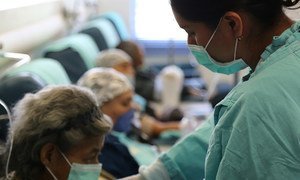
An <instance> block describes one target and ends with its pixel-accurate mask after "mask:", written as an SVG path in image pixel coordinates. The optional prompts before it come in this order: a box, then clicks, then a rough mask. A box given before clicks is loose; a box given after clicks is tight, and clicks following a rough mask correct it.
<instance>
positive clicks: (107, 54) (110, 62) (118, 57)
mask: <svg viewBox="0 0 300 180" xmlns="http://www.w3.org/2000/svg"><path fill="white" fill-rule="evenodd" d="M124 62H129V63H131V62H132V59H131V57H130V56H129V55H128V54H127V53H126V52H125V51H123V50H121V49H107V50H103V51H101V52H100V53H99V55H98V57H97V58H96V66H97V67H114V66H115V65H118V64H121V63H124Z"/></svg>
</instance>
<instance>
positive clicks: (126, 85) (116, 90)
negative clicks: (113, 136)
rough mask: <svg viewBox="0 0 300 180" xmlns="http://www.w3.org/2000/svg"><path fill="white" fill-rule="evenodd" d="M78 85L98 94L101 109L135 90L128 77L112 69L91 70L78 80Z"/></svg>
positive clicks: (98, 68)
mask: <svg viewBox="0 0 300 180" xmlns="http://www.w3.org/2000/svg"><path fill="white" fill-rule="evenodd" d="M77 84H78V85H79V86H83V87H87V88H89V89H91V90H92V91H93V92H94V93H95V94H96V98H97V101H98V104H99V106H100V107H101V106H102V105H103V104H104V103H105V102H108V101H110V100H112V99H114V98H115V97H117V96H119V95H121V94H122V93H124V92H126V91H129V90H133V86H132V85H131V83H130V81H129V80H128V79H127V78H126V76H124V75H123V74H122V73H120V72H118V71H116V70H114V69H112V68H100V67H97V68H93V69H90V70H89V71H87V72H86V73H85V74H84V75H83V76H82V77H81V78H80V79H79V80H78V83H77Z"/></svg>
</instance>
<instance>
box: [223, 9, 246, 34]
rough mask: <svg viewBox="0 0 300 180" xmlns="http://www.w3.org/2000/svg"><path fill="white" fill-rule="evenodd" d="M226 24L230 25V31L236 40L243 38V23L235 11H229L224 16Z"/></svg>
mask: <svg viewBox="0 0 300 180" xmlns="http://www.w3.org/2000/svg"><path fill="white" fill-rule="evenodd" d="M223 19H224V21H225V23H227V24H228V27H229V29H230V30H231V31H232V35H233V36H234V37H235V38H240V37H242V36H243V21H242V18H241V16H240V15H239V14H238V13H236V12H233V11H228V12H226V13H225V15H224V16H223Z"/></svg>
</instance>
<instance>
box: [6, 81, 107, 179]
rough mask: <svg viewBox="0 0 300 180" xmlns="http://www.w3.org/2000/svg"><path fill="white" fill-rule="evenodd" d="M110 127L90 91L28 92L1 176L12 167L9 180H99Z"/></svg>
mask: <svg viewBox="0 0 300 180" xmlns="http://www.w3.org/2000/svg"><path fill="white" fill-rule="evenodd" d="M110 129H111V122H110V121H109V119H108V118H105V117H104V116H103V114H102V113H101V111H100V110H99V106H98V104H97V101H96V98H95V95H94V94H93V93H92V92H91V91H90V90H89V89H86V88H82V87H77V86H74V85H69V86H48V87H45V88H44V89H42V90H40V91H38V92H37V93H35V94H31V93H29V94H26V95H25V96H24V98H23V99H21V100H20V101H19V102H18V103H17V104H16V106H15V107H14V109H13V118H12V124H11V127H10V129H9V139H8V141H7V144H6V147H5V148H6V149H5V153H4V154H3V155H2V156H1V159H2V161H3V164H2V165H1V173H3V174H4V171H5V170H4V167H6V166H8V171H5V172H6V173H5V175H6V178H5V179H20V180H24V179H27V180H31V179H32V180H33V179H41V180H47V179H59V180H67V179H78V180H79V179H90V180H93V179H94V180H98V178H99V175H100V172H101V164H100V163H99V161H98V155H99V153H100V151H101V149H102V146H103V142H104V138H105V135H106V134H107V133H108V132H109V131H110ZM2 167H3V169H2ZM8 172H10V173H8Z"/></svg>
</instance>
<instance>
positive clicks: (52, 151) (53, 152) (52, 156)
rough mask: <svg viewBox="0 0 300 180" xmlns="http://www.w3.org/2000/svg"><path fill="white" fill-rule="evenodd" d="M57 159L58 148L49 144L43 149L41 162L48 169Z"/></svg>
mask: <svg viewBox="0 0 300 180" xmlns="http://www.w3.org/2000/svg"><path fill="white" fill-rule="evenodd" d="M56 157H57V147H56V145H54V144H52V143H47V144H45V145H44V146H43V147H42V148H41V152H40V160H41V163H43V164H44V165H45V166H47V167H51V165H52V164H53V163H55V160H56Z"/></svg>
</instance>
